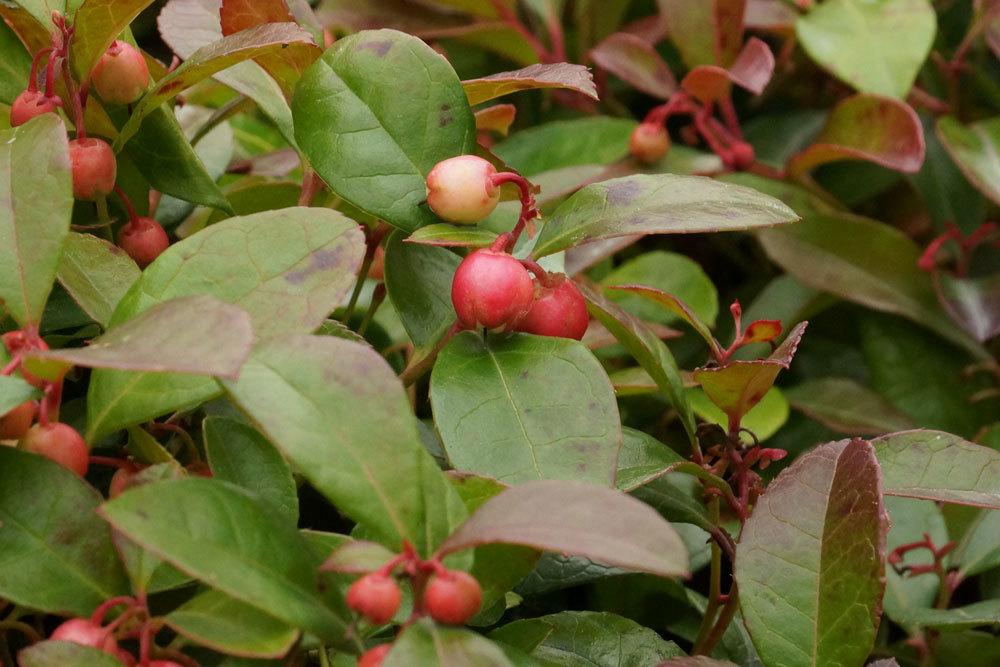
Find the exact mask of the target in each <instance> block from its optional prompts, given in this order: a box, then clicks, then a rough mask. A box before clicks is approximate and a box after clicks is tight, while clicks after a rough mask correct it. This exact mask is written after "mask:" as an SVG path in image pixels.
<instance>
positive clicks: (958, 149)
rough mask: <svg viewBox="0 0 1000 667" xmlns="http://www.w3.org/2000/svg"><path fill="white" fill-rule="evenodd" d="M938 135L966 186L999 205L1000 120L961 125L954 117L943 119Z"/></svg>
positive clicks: (938, 128)
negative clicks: (999, 154)
mask: <svg viewBox="0 0 1000 667" xmlns="http://www.w3.org/2000/svg"><path fill="white" fill-rule="evenodd" d="M937 134H938V137H939V138H940V139H941V143H942V144H944V147H945V150H947V151H948V154H949V155H951V158H952V160H954V161H955V164H957V165H958V168H959V169H961V170H962V173H963V174H965V177H966V178H967V179H969V182H970V183H972V184H973V185H975V186H976V187H977V188H978V189H979V191H980V192H982V193H983V194H984V195H986V196H987V197H989V198H990V199H991V200H992V201H993V202H994V203H996V204H1000V163H998V160H997V154H998V153H1000V118H991V119H988V120H984V121H981V122H979V123H973V124H971V125H962V124H961V123H960V122H959V121H958V119H956V118H955V117H953V116H944V117H942V118H941V119H940V120H938V123H937Z"/></svg>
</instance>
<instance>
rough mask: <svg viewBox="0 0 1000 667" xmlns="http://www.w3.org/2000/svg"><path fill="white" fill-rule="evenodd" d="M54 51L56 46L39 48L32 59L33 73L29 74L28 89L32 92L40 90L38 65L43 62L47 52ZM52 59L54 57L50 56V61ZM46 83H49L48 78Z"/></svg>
mask: <svg viewBox="0 0 1000 667" xmlns="http://www.w3.org/2000/svg"><path fill="white" fill-rule="evenodd" d="M53 51H55V48H53V47H51V46H47V47H45V48H44V49H39V50H38V52H37V53H35V55H34V57H33V58H32V59H31V74H30V75H29V76H30V77H31V78H30V79H29V80H28V90H29V91H31V92H32V93H37V92H38V65H39V64H41V62H42V57H43V56H44V55H45V54H47V53H52V52H53ZM51 60H52V59H51V58H49V61H50V62H51ZM46 83H48V79H46Z"/></svg>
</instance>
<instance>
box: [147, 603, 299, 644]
mask: <svg viewBox="0 0 1000 667" xmlns="http://www.w3.org/2000/svg"><path fill="white" fill-rule="evenodd" d="M163 621H164V622H165V623H166V624H167V626H168V627H169V628H170V629H172V630H174V631H175V632H177V633H178V634H180V635H182V636H183V637H185V638H186V639H189V640H191V641H194V642H196V643H198V644H201V645H203V646H210V647H211V648H212V649H214V650H216V651H220V652H222V653H228V654H230V655H238V656H241V657H244V658H280V657H282V656H284V655H285V654H286V653H288V650H289V649H290V648H291V647H292V645H293V644H294V643H295V640H296V639H297V638H298V634H299V633H298V632H297V631H296V630H294V629H293V628H291V627H289V626H287V625H285V624H284V623H282V622H281V621H279V620H277V619H276V618H274V617H273V616H271V615H269V614H265V613H262V612H260V611H258V610H257V609H255V608H254V607H251V606H249V605H246V604H244V603H242V602H238V601H237V600H234V599H233V598H231V597H229V596H228V595H226V594H225V593H221V592H219V591H216V590H211V589H209V590H206V591H204V592H201V593H199V594H198V595H196V596H195V597H193V598H191V599H190V600H188V601H187V602H185V603H184V604H182V605H181V606H180V607H178V608H177V609H175V610H173V611H172V612H170V613H169V614H167V615H166V616H164V617H163Z"/></svg>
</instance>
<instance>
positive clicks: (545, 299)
mask: <svg viewBox="0 0 1000 667" xmlns="http://www.w3.org/2000/svg"><path fill="white" fill-rule="evenodd" d="M557 279H558V278H557ZM589 322H590V316H589V315H588V314H587V302H586V301H584V299H583V295H582V294H580V290H578V289H577V288H576V285H574V284H573V281H572V280H569V279H567V278H566V277H565V276H562V278H561V280H559V282H558V284H556V285H554V286H551V287H542V286H541V285H536V287H535V302H534V303H532V304H531V308H530V309H529V310H528V312H527V313H525V315H524V317H522V318H521V319H520V320H518V321H517V324H515V325H514V329H515V330H516V331H523V332H524V333H530V334H537V335H539V336H554V337H557V338H575V339H576V340H581V339H582V338H583V334H585V333H586V332H587V324H589Z"/></svg>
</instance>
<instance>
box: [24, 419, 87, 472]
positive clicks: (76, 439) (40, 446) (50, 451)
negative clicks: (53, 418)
mask: <svg viewBox="0 0 1000 667" xmlns="http://www.w3.org/2000/svg"><path fill="white" fill-rule="evenodd" d="M19 446H20V448H21V449H23V450H25V451H29V452H32V453H33V454H38V455H40V456H44V457H45V458H47V459H51V460H53V461H55V462H56V463H58V464H59V465H61V466H62V467H64V468H66V469H68V470H71V471H73V472H75V473H76V474H77V475H79V476H80V477H83V476H84V475H86V474H87V463H88V460H87V459H88V457H89V455H90V451H89V450H88V449H87V443H86V442H84V441H83V438H82V437H80V434H79V433H77V432H76V429H74V428H73V427H72V426H69V425H67V424H62V423H59V422H52V423H49V424H46V425H45V426H42V425H41V424H35V425H34V426H32V427H31V428H30V429H28V432H27V433H25V434H24V437H23V438H21V442H20V445H19Z"/></svg>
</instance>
